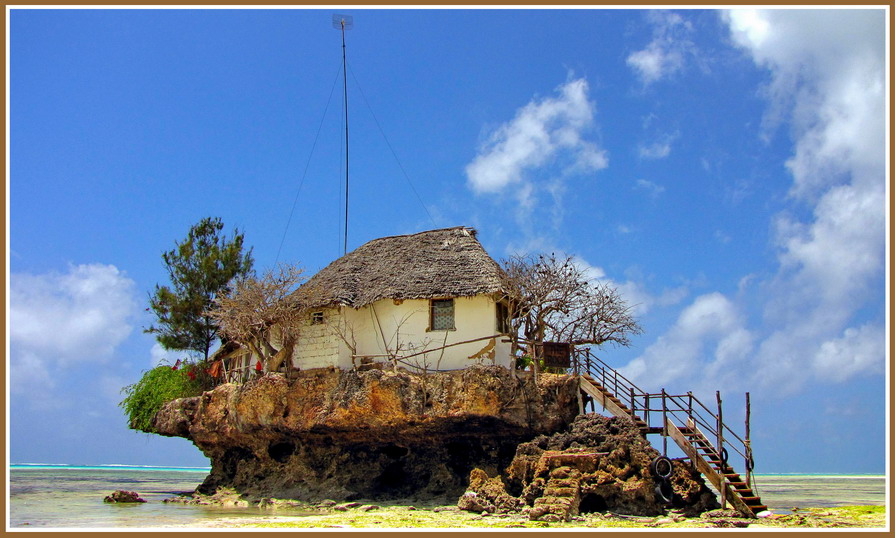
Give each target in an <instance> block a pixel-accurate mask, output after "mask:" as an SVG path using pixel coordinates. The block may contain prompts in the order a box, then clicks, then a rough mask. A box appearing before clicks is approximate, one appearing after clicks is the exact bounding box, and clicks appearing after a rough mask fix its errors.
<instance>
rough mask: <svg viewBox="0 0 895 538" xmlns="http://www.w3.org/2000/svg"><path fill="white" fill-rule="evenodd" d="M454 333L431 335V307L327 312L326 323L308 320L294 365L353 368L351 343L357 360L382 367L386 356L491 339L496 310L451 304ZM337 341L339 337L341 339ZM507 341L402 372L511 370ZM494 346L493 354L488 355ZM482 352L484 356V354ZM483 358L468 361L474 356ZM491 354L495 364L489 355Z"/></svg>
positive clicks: (382, 305) (486, 300)
mask: <svg viewBox="0 0 895 538" xmlns="http://www.w3.org/2000/svg"><path fill="white" fill-rule="evenodd" d="M454 327H455V328H454V330H444V331H430V330H428V329H429V301H428V300H425V299H409V300H405V301H393V300H392V299H383V300H380V301H377V302H375V303H373V304H371V305H368V306H365V307H362V308H359V309H353V308H341V309H338V310H337V309H328V310H325V311H324V323H323V324H317V325H312V324H310V318H309V319H308V320H307V322H306V325H305V326H304V327H303V330H302V334H301V337H300V338H299V340H298V342H297V344H296V350H295V354H294V355H293V362H294V364H295V366H296V367H298V368H301V369H310V368H320V367H325V366H337V367H340V368H352V367H353V366H354V365H355V364H360V360H355V361H354V362H353V361H352V350H351V348H350V347H349V345H348V344H347V343H346V342H345V341H346V340H347V342H349V343H351V346H352V347H354V348H355V350H356V353H355V354H356V355H363V356H370V357H373V360H374V361H376V362H386V361H387V359H386V357H384V356H385V355H389V354H393V353H396V354H397V355H398V356H399V357H403V356H407V355H412V354H415V353H417V352H421V351H424V350H427V349H429V350H431V349H434V348H439V347H441V346H444V345H448V344H452V343H457V342H463V341H466V340H472V339H475V338H481V337H488V336H494V335H496V334H497V314H496V304H495V302H494V300H493V299H492V298H491V297H488V296H476V297H458V298H455V299H454ZM340 335H341V336H340ZM504 338H505V337H501V336H498V337H496V338H494V339H493V341H492V340H490V339H486V340H480V341H477V342H471V343H467V344H461V345H457V346H453V347H448V348H445V349H444V350H443V351H442V350H438V351H433V352H430V353H424V354H421V355H416V356H414V357H410V358H408V359H407V360H406V364H402V365H403V366H405V367H416V368H418V369H429V370H433V369H438V370H456V369H462V368H465V367H467V366H470V365H472V364H498V365H501V366H504V367H506V368H511V367H512V361H511V360H510V344H509V343H508V342H502V341H501V340H503V339H504ZM489 345H491V346H493V351H492V352H491V353H489V352H488V350H487V349H486V348H487V347H488V346H489ZM483 350H484V352H483ZM477 353H478V354H480V355H482V356H480V357H478V358H470V357H471V356H475V355H476V354H477ZM492 353H493V359H492V358H491V356H490V355H492Z"/></svg>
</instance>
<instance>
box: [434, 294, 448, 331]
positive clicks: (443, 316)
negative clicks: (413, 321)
mask: <svg viewBox="0 0 895 538" xmlns="http://www.w3.org/2000/svg"><path fill="white" fill-rule="evenodd" d="M431 305H432V306H431V308H430V311H431V315H430V316H429V329H430V330H432V331H447V330H451V329H453V328H454V300H453V299H432V302H431Z"/></svg>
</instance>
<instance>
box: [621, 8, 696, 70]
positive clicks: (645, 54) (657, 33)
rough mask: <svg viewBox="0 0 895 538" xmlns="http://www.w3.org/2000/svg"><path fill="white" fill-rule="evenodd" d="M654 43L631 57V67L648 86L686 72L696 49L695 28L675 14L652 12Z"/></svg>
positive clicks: (650, 15) (670, 12)
mask: <svg viewBox="0 0 895 538" xmlns="http://www.w3.org/2000/svg"><path fill="white" fill-rule="evenodd" d="M648 17H649V20H650V22H651V24H652V26H653V39H652V41H650V42H649V44H648V45H647V46H646V47H645V48H643V49H641V50H638V51H635V52H633V53H631V54H630V55H628V58H627V64H628V66H629V67H631V69H633V70H634V72H635V73H636V74H637V75H638V76H639V77H640V80H641V81H642V82H643V84H644V85H649V84H652V83H653V82H656V81H658V80H661V79H662V78H665V77H668V76H671V75H673V74H674V73H676V72H678V71H680V70H681V69H683V67H684V65H685V63H686V57H687V56H688V55H690V54H693V53H694V51H695V46H694V45H693V42H692V41H691V40H690V35H691V34H692V32H693V26H692V24H690V22H689V21H687V20H685V19H684V18H683V17H681V16H680V15H679V14H677V13H674V12H672V11H664V10H658V11H650V12H649V15H648Z"/></svg>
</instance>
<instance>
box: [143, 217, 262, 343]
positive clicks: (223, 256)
mask: <svg viewBox="0 0 895 538" xmlns="http://www.w3.org/2000/svg"><path fill="white" fill-rule="evenodd" d="M223 229H224V223H223V222H222V221H221V219H220V218H216V217H215V218H211V217H208V218H204V219H202V220H201V221H199V222H198V223H197V224H195V225H194V226H192V227H191V228H190V230H189V233H188V234H187V237H186V239H184V240H183V241H181V242H175V245H176V246H175V248H174V249H172V250H169V251H167V252H164V253H163V254H162V259H163V260H164V263H165V269H166V270H167V272H168V277H169V278H170V285H165V286H160V285H156V287H155V292H154V293H152V294H151V295H150V297H149V308H150V309H151V310H152V311H153V312H154V313H155V315H156V317H157V321H156V323H155V324H153V325H152V326H150V327H149V328H147V329H145V332H147V333H152V334H155V335H156V339H157V340H158V342H159V343H160V344H161V345H162V346H163V347H164V348H165V349H169V350H178V351H188V352H194V353H195V354H197V355H199V356H201V357H202V358H203V359H208V352H209V350H210V349H211V347H212V345H213V344H214V342H215V340H216V339H217V338H218V332H219V327H218V323H217V322H216V321H215V319H214V318H212V317H211V316H210V315H209V314H208V311H209V310H210V309H211V308H212V306H213V304H214V300H215V299H216V298H217V297H218V296H220V295H226V294H227V293H229V291H230V286H231V283H232V282H233V281H238V280H242V279H245V278H247V277H249V276H251V274H252V265H253V263H254V262H253V259H252V249H251V248H249V249H248V250H247V251H246V252H243V250H244V236H243V234H242V233H240V232H239V231H238V230H234V231H233V235H232V236H231V237H230V238H227V237H226V236H225V235H224V234H223Z"/></svg>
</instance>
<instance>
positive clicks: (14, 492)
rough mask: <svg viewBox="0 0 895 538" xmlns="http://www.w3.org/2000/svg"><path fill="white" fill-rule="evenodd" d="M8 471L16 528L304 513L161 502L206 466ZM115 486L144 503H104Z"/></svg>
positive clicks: (192, 484) (188, 488)
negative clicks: (198, 467) (138, 497)
mask: <svg viewBox="0 0 895 538" xmlns="http://www.w3.org/2000/svg"><path fill="white" fill-rule="evenodd" d="M9 474H10V481H9V500H10V502H9V519H8V525H9V527H15V528H28V527H52V528H72V527H88V528H110V527H112V528H114V527H160V526H182V525H188V524H192V523H196V522H197V521H201V520H208V519H219V518H233V517H258V516H265V515H274V514H276V515H301V514H302V512H298V511H294V512H295V513H291V512H293V511H290V510H288V509H279V510H277V511H276V512H275V513H274V512H272V511H270V510H264V509H258V508H222V507H215V506H193V505H182V504H173V503H172V504H165V503H162V500H163V499H167V498H170V497H173V496H175V495H177V494H178V493H182V492H192V491H193V490H195V489H196V487H197V486H198V485H199V484H200V483H202V480H203V479H204V478H205V476H206V475H207V474H208V469H192V470H172V469H159V468H132V467H104V466H101V467H81V468H72V467H52V468H45V467H30V468H24V469H23V468H18V467H16V466H14V467H13V468H11V469H10V473H9ZM117 489H123V490H127V491H136V492H137V493H138V494H139V495H140V497H142V498H143V499H145V500H146V501H147V502H146V503H137V504H108V503H104V502H103V497H105V496H106V495H109V494H110V493H112V492H113V491H115V490H117Z"/></svg>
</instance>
